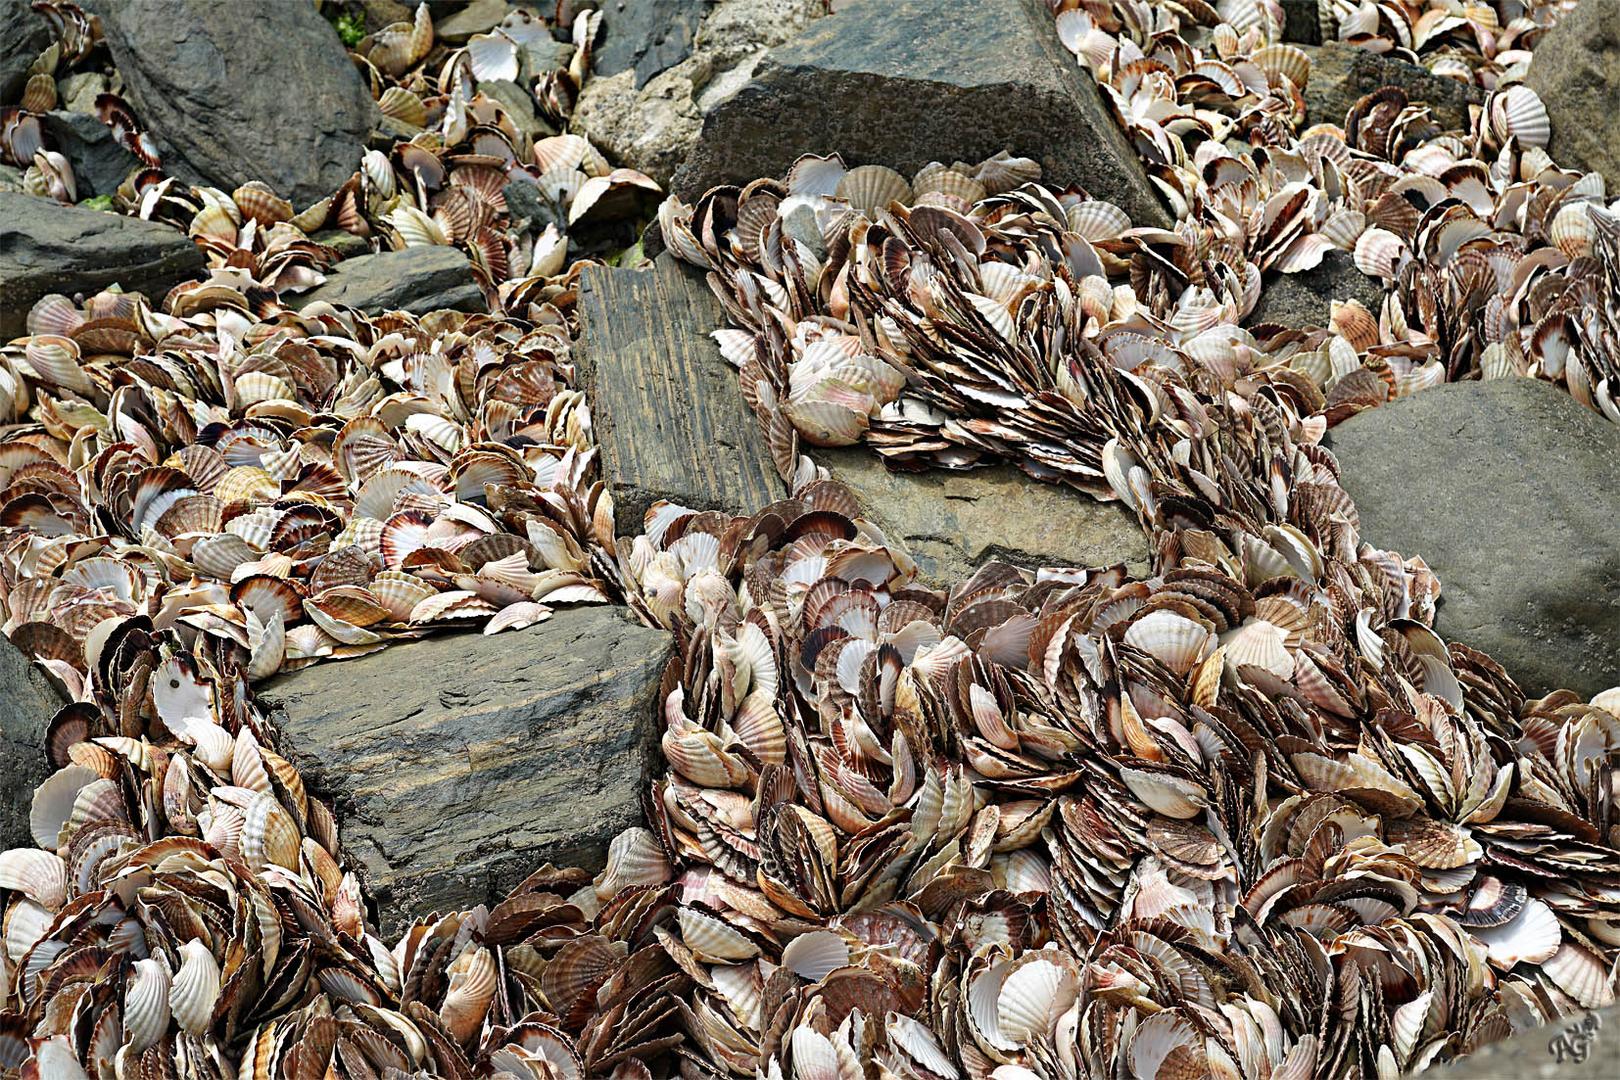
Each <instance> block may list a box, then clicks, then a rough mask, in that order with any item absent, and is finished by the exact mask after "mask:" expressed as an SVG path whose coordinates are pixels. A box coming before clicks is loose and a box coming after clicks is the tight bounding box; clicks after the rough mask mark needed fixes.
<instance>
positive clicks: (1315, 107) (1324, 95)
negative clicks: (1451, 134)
mask: <svg viewBox="0 0 1620 1080" xmlns="http://www.w3.org/2000/svg"><path fill="white" fill-rule="evenodd" d="M1301 48H1303V49H1304V50H1305V52H1306V53H1307V54H1309V56H1310V58H1311V75H1310V79H1309V80H1307V82H1306V84H1305V122H1306V123H1307V124H1336V125H1338V126H1340V127H1342V126H1343V125H1344V117H1345V114H1346V113H1348V112H1349V111H1350V106H1352V105H1354V104H1355V103H1356V102H1357V101H1358V100H1360V99H1361V98H1363V97H1365V96H1366V95H1368V94H1370V93H1372V92H1373V91H1374V90H1380V89H1382V88H1383V87H1385V86H1397V87H1399V88H1400V89H1402V90H1404V91H1405V92H1406V96H1407V98H1408V99H1410V100H1412V101H1422V102H1426V103H1427V104H1428V106H1429V109H1430V111H1431V112H1432V113H1433V114H1434V118H1435V121H1436V122H1437V123H1438V124H1439V125H1440V126H1441V127H1443V128H1445V129H1447V130H1452V129H1456V128H1460V129H1462V130H1463V131H1464V132H1466V131H1467V130H1468V106H1469V105H1470V104H1471V103H1477V102H1480V101H1482V100H1484V97H1483V94H1482V93H1481V91H1480V89H1479V88H1478V87H1477V86H1472V85H1470V84H1468V83H1465V82H1462V81H1461V80H1459V79H1451V78H1447V77H1446V76H1444V75H1435V74H1434V73H1432V72H1431V71H1429V69H1428V68H1426V67H1420V66H1418V65H1417V64H1409V63H1407V62H1406V61H1405V60H1402V59H1400V58H1399V57H1394V56H1387V55H1384V54H1382V53H1375V52H1370V51H1368V50H1367V49H1363V48H1361V47H1359V46H1356V45H1347V44H1345V43H1344V42H1342V41H1329V42H1324V43H1323V44H1321V45H1315V46H1311V45H1305V46H1301Z"/></svg>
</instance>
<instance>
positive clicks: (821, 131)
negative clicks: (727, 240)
mask: <svg viewBox="0 0 1620 1080" xmlns="http://www.w3.org/2000/svg"><path fill="white" fill-rule="evenodd" d="M1002 150H1007V151H1010V152H1011V153H1013V154H1018V155H1023V156H1026V157H1030V158H1034V159H1035V160H1037V161H1039V162H1040V163H1041V168H1042V177H1043V179H1044V180H1046V181H1047V182H1049V183H1052V184H1057V185H1065V184H1071V183H1078V184H1080V185H1082V186H1083V187H1085V188H1086V189H1087V190H1088V191H1089V192H1090V193H1091V194H1092V195H1093V196H1095V197H1096V198H1099V199H1107V200H1109V201H1111V202H1113V203H1116V204H1117V205H1119V206H1120V207H1121V208H1123V209H1124V210H1125V211H1126V212H1127V213H1129V214H1130V215H1131V218H1132V220H1133V221H1134V222H1135V223H1136V224H1138V225H1160V226H1167V225H1169V224H1170V220H1169V215H1168V214H1167V213H1166V211H1165V209H1164V206H1163V204H1162V203H1161V201H1160V199H1159V197H1158V194H1157V192H1156V191H1155V189H1154V188H1153V186H1152V184H1151V183H1149V181H1148V179H1147V176H1146V174H1145V173H1144V172H1143V169H1142V164H1141V161H1140V160H1139V159H1138V157H1137V154H1136V152H1135V150H1134V149H1133V148H1132V147H1131V144H1130V142H1129V140H1128V139H1127V138H1126V136H1125V133H1124V131H1123V130H1122V129H1121V128H1120V126H1119V123H1118V122H1117V120H1116V119H1115V117H1114V115H1113V113H1112V111H1111V109H1110V107H1109V105H1108V103H1107V100H1106V98H1105V97H1104V96H1103V94H1102V93H1101V92H1100V91H1099V90H1098V88H1097V86H1096V84H1095V83H1094V82H1093V80H1092V78H1091V75H1090V73H1089V72H1086V71H1084V70H1082V69H1081V67H1080V64H1079V62H1078V61H1077V60H1076V59H1075V57H1074V56H1073V54H1071V53H1070V52H1069V51H1068V50H1067V49H1065V48H1064V47H1063V43H1062V42H1061V41H1060V40H1059V39H1058V34H1057V27H1056V24H1055V22H1054V21H1053V19H1052V15H1051V11H1050V10H1049V9H1048V7H1047V5H1046V4H1045V3H1043V2H1042V0H975V2H973V3H950V2H945V0H854V2H853V3H850V4H848V5H847V6H840V7H839V8H838V9H837V10H836V11H835V12H834V13H833V14H832V15H831V16H829V17H828V18H826V19H821V20H818V21H817V22H815V23H812V24H811V26H810V28H809V29H808V30H806V31H805V32H804V33H803V34H801V35H800V36H799V37H797V38H795V39H794V40H792V41H790V42H789V43H787V44H786V45H783V46H781V47H779V48H776V49H773V50H772V51H771V52H770V53H769V54H767V55H766V57H765V59H764V60H763V61H762V62H761V63H760V66H759V68H758V70H757V72H756V74H755V77H754V80H753V81H752V82H751V83H749V84H748V85H747V86H744V87H743V88H742V89H741V90H739V91H737V93H736V95H735V96H733V97H732V98H731V99H730V100H728V101H726V102H725V103H723V104H721V105H720V106H718V107H717V108H715V109H714V110H713V111H712V112H710V113H709V114H708V115H707V116H706V117H705V118H704V121H703V133H702V137H701V138H700V139H699V140H698V142H697V144H696V145H695V146H694V147H693V149H692V155H691V157H690V158H688V159H687V161H686V163H685V164H684V165H682V166H681V168H680V169H679V170H678V171H677V172H676V174H675V177H674V179H673V181H672V186H673V187H674V190H675V192H676V193H677V194H679V195H680V196H681V197H682V198H685V199H688V200H690V199H693V198H695V197H697V196H698V195H700V194H702V192H703V191H704V190H706V189H707V188H709V187H711V186H713V185H715V184H722V183H746V182H748V181H749V180H753V179H755V178H756V177H761V176H779V175H781V174H782V173H784V172H785V171H786V170H787V168H788V166H790V165H792V164H793V162H794V160H795V159H797V158H798V157H799V156H800V155H801V154H806V153H818V154H829V153H833V152H835V151H836V152H838V153H840V154H842V155H843V156H844V160H845V161H846V162H847V163H848V164H851V165H854V164H863V163H875V164H880V165H888V166H890V167H891V168H894V169H898V170H899V171H900V172H902V173H905V174H907V175H908V176H909V175H910V174H912V173H914V172H916V170H918V169H920V168H921V167H922V166H924V165H926V164H927V163H928V162H930V161H936V160H937V161H944V162H951V161H958V160H959V161H967V162H977V161H980V160H982V159H984V158H987V157H989V156H991V155H993V154H995V153H997V152H999V151H1002Z"/></svg>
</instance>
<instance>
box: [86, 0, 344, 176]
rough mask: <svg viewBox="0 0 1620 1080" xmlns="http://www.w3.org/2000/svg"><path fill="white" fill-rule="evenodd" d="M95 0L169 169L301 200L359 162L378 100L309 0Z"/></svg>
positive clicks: (129, 90)
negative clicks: (249, 0) (256, 185)
mask: <svg viewBox="0 0 1620 1080" xmlns="http://www.w3.org/2000/svg"><path fill="white" fill-rule="evenodd" d="M88 6H89V8H90V9H91V10H93V11H94V12H95V13H96V14H98V15H100V16H101V25H102V30H103V32H104V33H105V35H106V39H107V46H108V48H109V49H111V50H112V58H113V63H114V64H116V65H117V67H118V72H119V74H120V75H122V76H123V79H124V86H125V96H127V97H128V98H129V101H130V104H131V105H133V106H134V107H135V112H136V114H137V115H139V116H140V118H141V122H142V123H144V124H146V125H147V126H148V127H149V128H150V129H151V130H152V131H154V132H155V133H156V135H157V136H158V138H159V139H160V140H161V141H162V142H163V143H164V144H165V146H166V147H167V152H166V153H165V155H164V159H163V164H164V167H165V168H166V169H167V170H168V171H170V172H172V173H175V174H176V175H178V176H180V177H182V178H183V179H186V180H188V181H191V182H197V181H199V180H206V181H207V182H208V183H210V184H213V185H215V186H216V187H220V188H223V189H225V190H226V191H230V190H232V189H233V188H235V187H237V186H238V185H240V184H242V183H244V182H245V181H248V180H262V181H264V182H265V183H267V184H269V185H270V186H271V187H272V188H274V189H275V190H276V191H277V192H278V193H279V194H281V195H283V196H285V197H286V198H289V199H291V200H292V201H293V203H294V204H295V205H297V206H299V207H300V208H301V207H304V206H307V205H308V204H309V203H312V202H314V201H315V200H316V199H318V198H321V197H323V196H325V195H329V194H331V192H332V191H333V190H335V189H336V188H337V187H338V185H340V184H342V183H343V181H345V180H347V179H348V178H349V176H350V175H351V174H352V173H353V172H354V170H355V168H356V167H357V166H358V165H359V163H360V155H361V153H362V152H363V150H364V142H365V137H366V133H367V132H368V131H369V130H370V128H371V125H372V122H373V118H374V117H375V115H376V107H375V105H374V104H373V103H372V100H371V94H370V93H369V92H367V90H366V87H365V85H364V83H362V82H361V79H360V73H359V71H358V70H356V68H355V66H354V64H353V63H351V62H350V60H349V57H348V53H347V52H346V51H345V50H344V48H343V43H342V42H341V41H339V40H338V36H337V32H336V31H335V30H333V29H332V27H331V25H330V24H329V23H327V21H326V20H325V19H323V18H322V17H321V15H320V13H319V12H318V11H316V10H315V5H314V4H307V3H273V4H267V3H254V4H241V3H220V0H90V3H89V4H88Z"/></svg>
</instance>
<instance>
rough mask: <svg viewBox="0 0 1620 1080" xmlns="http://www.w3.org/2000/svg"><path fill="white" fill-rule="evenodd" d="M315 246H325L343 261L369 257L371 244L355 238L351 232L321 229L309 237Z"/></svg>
mask: <svg viewBox="0 0 1620 1080" xmlns="http://www.w3.org/2000/svg"><path fill="white" fill-rule="evenodd" d="M310 239H311V240H313V241H315V242H316V243H317V244H325V245H326V246H327V247H329V248H333V249H335V250H336V251H337V253H338V254H339V255H341V256H342V257H343V258H345V259H352V258H355V257H356V256H359V255H370V254H371V244H370V243H369V242H368V241H367V240H366V238H365V237H363V236H356V235H354V233H352V232H344V231H343V230H342V229H322V230H321V231H320V232H317V233H315V234H314V235H313V236H311V237H310Z"/></svg>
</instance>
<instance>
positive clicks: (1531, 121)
mask: <svg viewBox="0 0 1620 1080" xmlns="http://www.w3.org/2000/svg"><path fill="white" fill-rule="evenodd" d="M1490 111H1491V127H1492V128H1493V129H1494V131H1495V132H1496V136H1497V138H1498V139H1502V140H1504V141H1505V140H1506V139H1508V138H1509V137H1512V138H1514V139H1517V140H1518V142H1519V145H1520V146H1523V147H1539V148H1543V149H1544V148H1545V147H1546V146H1547V144H1548V143H1549V142H1551V141H1552V121H1551V120H1550V119H1549V118H1548V116H1547V106H1546V105H1544V104H1543V103H1542V101H1541V96H1540V95H1539V94H1537V93H1536V92H1535V91H1534V90H1532V89H1530V88H1529V87H1528V86H1524V85H1522V84H1521V85H1515V86H1510V87H1508V88H1507V89H1506V90H1503V91H1501V92H1500V93H1498V94H1496V95H1495V96H1494V97H1493V98H1492V100H1491V106H1490Z"/></svg>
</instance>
